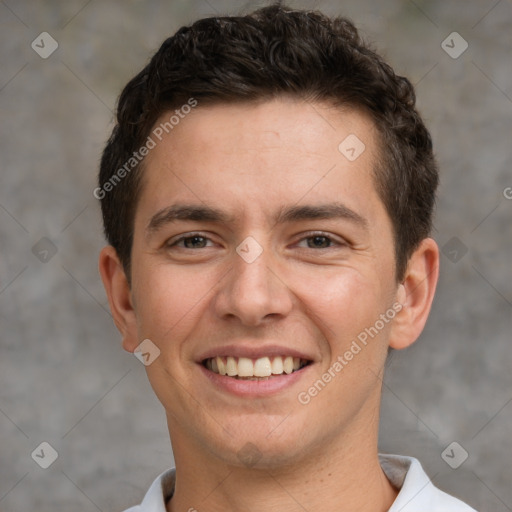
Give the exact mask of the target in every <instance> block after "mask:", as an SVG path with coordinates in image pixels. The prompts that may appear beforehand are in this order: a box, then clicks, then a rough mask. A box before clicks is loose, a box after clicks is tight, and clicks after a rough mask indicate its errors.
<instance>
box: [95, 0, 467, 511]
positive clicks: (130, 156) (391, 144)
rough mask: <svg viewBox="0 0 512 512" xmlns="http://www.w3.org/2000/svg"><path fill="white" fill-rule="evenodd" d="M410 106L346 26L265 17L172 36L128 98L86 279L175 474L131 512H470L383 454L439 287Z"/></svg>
mask: <svg viewBox="0 0 512 512" xmlns="http://www.w3.org/2000/svg"><path fill="white" fill-rule="evenodd" d="M414 104H415V98H414V91H413V88H412V86H411V84H410V83H409V82H408V81H407V80H406V79H405V78H403V77H399V76H396V75H395V74H394V72H393V71H392V69H391V68H390V67H389V66H388V65H387V64H385V63H384V62H383V61H382V59H381V58H380V57H379V56H377V55H376V54H375V53H374V52H372V51H371V50H369V49H368V48H367V47H366V46H364V45H363V43H362V42H361V40H360V38H359V36H358V33H357V31H356V29H355V27H354V26H353V25H352V24H351V23H350V22H349V21H347V20H345V19H342V18H339V19H336V20H331V19H329V18H327V17H325V16H323V15H322V14H320V13H316V12H305V11H294V10H290V9H288V8H286V7H282V6H278V5H273V6H270V7H267V8H264V9H261V10H259V11H256V12H254V13H252V14H250V15H247V16H244V17H224V18H209V19H203V20H199V21H197V22H196V23H194V24H193V25H192V26H190V27H184V28H181V29H180V30H179V31H178V32H177V33H176V35H174V36H173V37H171V38H169V39H167V40H166V41H165V42H164V43H163V45H162V47H161V48H160V49H159V51H158V52H157V53H156V54H155V56H154V57H153V58H152V60H151V62H150V63H149V64H148V65H147V66H146V67H145V68H144V69H143V70H142V71H141V72H140V73H139V74H138V75H137V76H136V77H135V78H133V79H132V80H131V81H130V82H129V83H128V85H127V86H126V87H125V89H124V91H123V93H122V94H121V97H120V99H119V108H118V119H117V125H116V127H115V129H114V132H113V134H112V136H111V138H110V140H109V142H108V144H107V147H106V148H105V151H104V154H103V158H102V162H101V170H100V180H99V186H98V188H97V189H96V190H95V195H96V197H98V198H99V199H101V206H102V212H103V219H104V224H105V232H106V235H107V238H108V241H109V242H110V246H108V247H106V248H105V249H104V250H103V251H102V253H101V256H100V272H101V276H102V279H103V283H104V285H105V288H106V291H107V295H108V298H109V303H110V308H111V310H112V314H113V317H114V321H115V323H116V325H117V327H118V329H119V330H120V332H121V334H122V337H123V346H124V348H125V349H126V350H127V351H129V352H135V353H136V354H138V356H139V357H140V358H141V360H142V361H143V362H144V364H145V365H146V370H147V375H148V378H149V381H150V383H151V385H152V387H153V389H154V391H155V393H156V395H157V396H158V398H159V400H160V401H161V403H162V404H163V406H164V408H165V410H166V414H167V421H168V427H169V433H170V438H171V442H172V446H173V453H174V457H175V462H176V469H175V470H169V471H167V472H165V473H163V474H162V475H160V476H159V477H158V478H157V479H156V480H155V482H154V483H153V485H152V486H151V488H150V489H149V491H148V493H147V495H146V497H145V498H144V500H143V502H142V504H141V505H140V506H137V507H134V508H132V509H130V510H131V511H141V512H142V511H150V510H151V511H158V512H163V511H165V510H167V511H169V512H170V511H172V512H176V511H187V510H188V511H193V510H198V511H199V512H202V511H204V512H212V511H242V510H243V511H261V510H279V511H299V510H300V511H303V510H308V511H317V510H325V511H356V510H357V511H365V512H384V511H392V512H398V511H401V512H427V511H428V512H448V511H449V512H463V511H471V510H473V509H471V508H470V507H468V506H467V505H465V504H463V503H462V502H461V501H459V500H457V499H455V498H453V497H450V496H448V495H447V494H445V493H443V492H442V491H440V490H438V489H436V488H435V487H434V486H433V485H432V484H431V483H430V482H429V479H428V477H427V476H426V474H425V473H424V471H423V469H422V467H421V465H420V463H419V462H418V461H417V460H415V459H413V458H409V457H405V456H396V455H379V454H378V450H377V437H378V418H379V403H380V394H381V387H382V376H383V370H384V365H385V361H386V357H387V355H388V352H389V350H391V349H402V348H405V347H407V346H409V345H411V344H412V343H413V342H414V341H415V340H416V339H417V338H418V336H419V335H420V333H421V331H422V329H423V327H424V325H425V322H426V320H427V316H428V314H429V311H430V307H431V303H432V300H433V297H434V292H435V287H436V282H437V278H438V264H439V251H438V247H437V245H436V243H435V242H434V241H433V240H432V239H431V238H429V233H430V229H431V217H432V209H433V205H434V201H435V191H436V187H437V183H438V172H437V167H436V163H435V160H434V157H433V153H432V144H431V138H430V135H429V133H428V131H427V129H426V128H425V126H424V124H423V122H422V120H421V118H420V117H419V115H418V113H417V111H416V110H415V107H414Z"/></svg>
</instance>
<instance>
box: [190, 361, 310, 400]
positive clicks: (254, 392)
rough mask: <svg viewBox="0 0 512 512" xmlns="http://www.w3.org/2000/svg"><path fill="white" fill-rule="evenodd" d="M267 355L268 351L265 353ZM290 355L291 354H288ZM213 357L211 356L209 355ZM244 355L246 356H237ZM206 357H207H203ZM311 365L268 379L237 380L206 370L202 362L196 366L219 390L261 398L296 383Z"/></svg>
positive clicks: (241, 395) (307, 371)
mask: <svg viewBox="0 0 512 512" xmlns="http://www.w3.org/2000/svg"><path fill="white" fill-rule="evenodd" d="M266 354H267V355H268V352H267V353H266ZM289 355H291V354H289ZM211 357H213V356H211ZM239 357H246V356H239ZM297 357H299V356H297ZM205 359H208V357H205ZM311 366H313V364H312V363H310V364H308V365H307V366H304V367H303V368H301V369H300V370H296V371H294V372H293V373H290V374H288V375H287V374H285V373H284V374H281V375H274V376H273V377H270V378H269V379H268V380H260V381H257V380H239V379H234V378H233V377H228V376H227V375H220V374H218V373H215V372H212V371H211V370H208V369H207V368H206V367H205V366H204V365H203V364H201V363H198V367H199V369H200V370H201V372H202V373H203V375H204V376H205V377H206V378H207V379H208V380H209V381H210V382H211V383H212V384H213V385H214V386H215V387H216V388H217V389H220V390H221V391H224V392H227V393H230V394H233V395H236V396H239V397H246V398H249V397H250V398H263V397H270V396H272V395H276V394H277V393H279V392H282V391H284V390H286V389H287V388H290V387H291V386H293V385H294V384H296V383H297V382H298V381H299V380H300V379H302V377H304V375H306V373H309V370H310V369H311Z"/></svg>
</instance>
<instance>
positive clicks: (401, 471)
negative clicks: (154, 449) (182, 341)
mask: <svg viewBox="0 0 512 512" xmlns="http://www.w3.org/2000/svg"><path fill="white" fill-rule="evenodd" d="M379 460H380V465H381V467H382V470H383V471H384V473H385V474H386V476H387V478H388V479H389V481H390V482H391V483H392V484H393V485H394V486H395V487H396V488H398V489H400V491H399V493H398V496H397V497H396V500H395V501H394V503H393V505H391V508H390V509H389V511H388V512H476V510H475V509H473V508H471V507H470V506H468V505H466V504H465V503H463V502H462V501H460V500H458V499H457V498H454V497H452V496H450V495H448V494H446V493H445V492H443V491H441V490H440V489H438V488H437V487H435V486H434V485H433V484H432V483H431V481H430V479H429V478H428V476H427V474H426V473H425V471H424V470H423V468H422V467H421V464H420V462H419V461H418V460H417V459H415V458H413V457H405V456H402V455H382V454H380V455H379ZM174 478H175V470H174V469H168V470H167V471H165V472H163V473H162V474H161V475H160V476H158V477H157V478H156V480H155V481H154V482H153V483H152V484H151V487H150V488H149V490H148V492H147V493H146V496H144V499H143V500H142V503H141V504H140V505H137V506H135V507H131V508H129V509H127V510H125V512H166V511H165V503H166V501H168V500H169V498H170V497H171V496H172V493H173V490H174Z"/></svg>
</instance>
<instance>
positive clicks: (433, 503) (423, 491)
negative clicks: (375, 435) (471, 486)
mask: <svg viewBox="0 0 512 512" xmlns="http://www.w3.org/2000/svg"><path fill="white" fill-rule="evenodd" d="M379 459H380V464H381V467H382V470H383V471H384V473H385V474H386V476H387V477H388V479H389V480H390V482H391V483H392V484H393V485H394V486H395V487H397V488H398V489H400V490H399V493H398V496H397V498H396V500H395V502H394V503H393V505H392V507H391V508H390V509H389V511H388V512H398V511H400V512H423V511H425V510H428V511H429V512H476V510H475V509H473V508H471V507H470V506H469V505H466V504H465V503H464V502H462V501H460V500H459V499H457V498H455V497H453V496H450V495H449V494H446V493H445V492H443V491H441V489H438V488H437V487H436V486H435V485H434V484H433V483H432V481H431V480H430V478H429V477H428V476H427V474H426V473H425V471H424V469H423V467H422V466H421V464H420V462H419V461H418V460H417V459H415V458H413V457H405V456H402V455H388V454H386V455H384V454H381V455H379Z"/></svg>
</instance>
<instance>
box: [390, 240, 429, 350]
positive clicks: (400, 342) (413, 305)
mask: <svg viewBox="0 0 512 512" xmlns="http://www.w3.org/2000/svg"><path fill="white" fill-rule="evenodd" d="M438 277H439V248H438V246H437V244H436V242H435V241H434V240H433V239H432V238H425V239H424V240H422V242H421V243H420V245H419V246H418V248H417V249H416V250H415V251H414V253H413V254H412V256H411V257H410V259H409V262H408V265H407V271H406V274H405V277H404V280H403V282H402V283H401V284H400V285H399V286H398V289H397V296H396V300H397V301H398V302H400V304H402V309H401V311H400V312H399V314H398V315H397V316H396V317H395V319H394V322H393V326H392V330H391V335H390V340H389V346H390V347H391V348H394V349H397V350H400V349H403V348H406V347H408V346H410V345H412V344H413V343H414V342H415V341H416V340H417V339H418V337H419V335H420V334H421V332H422V331H423V328H424V327H425V324H426V322H427V318H428V315H429V313H430V309H431V306H432V302H433V300H434V294H435V291H436V286H437V280H438Z"/></svg>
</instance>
